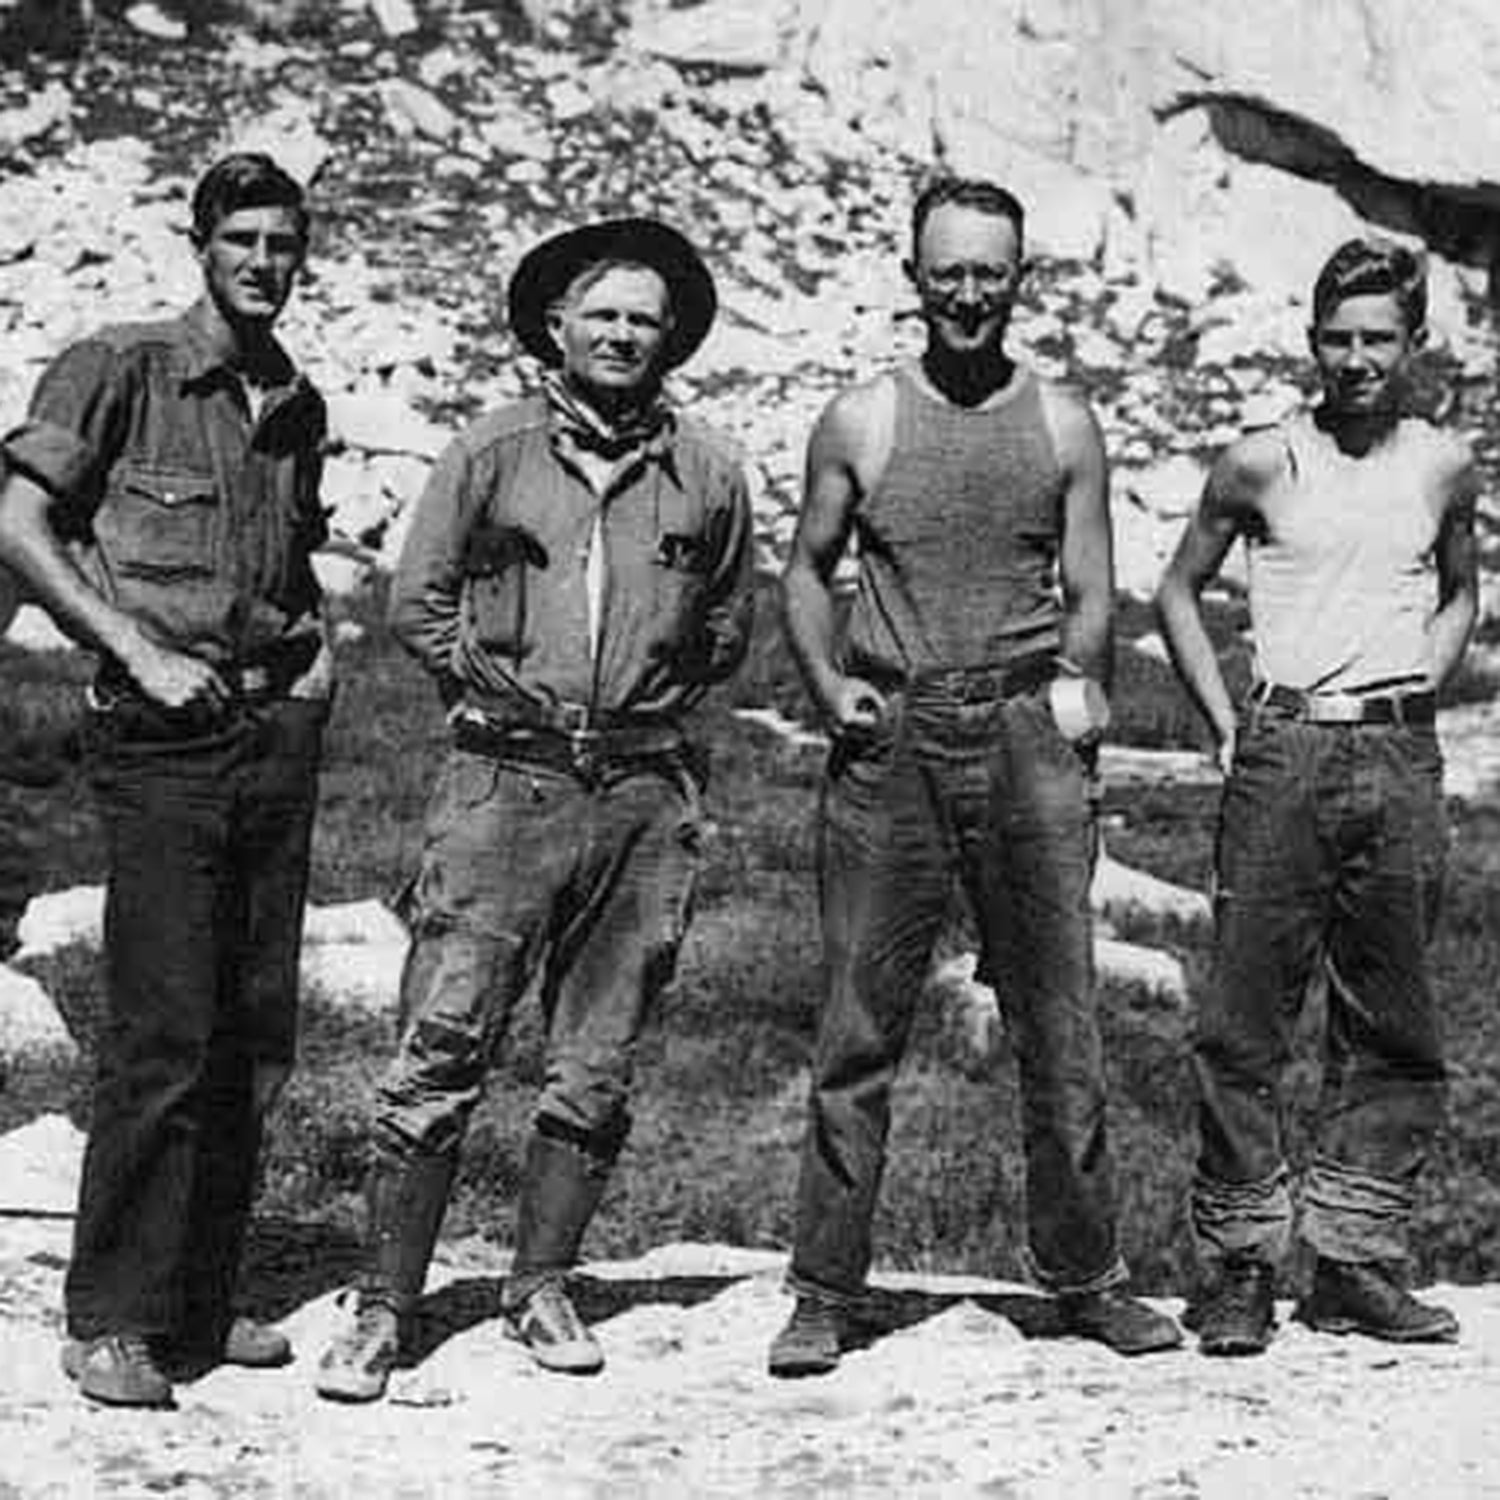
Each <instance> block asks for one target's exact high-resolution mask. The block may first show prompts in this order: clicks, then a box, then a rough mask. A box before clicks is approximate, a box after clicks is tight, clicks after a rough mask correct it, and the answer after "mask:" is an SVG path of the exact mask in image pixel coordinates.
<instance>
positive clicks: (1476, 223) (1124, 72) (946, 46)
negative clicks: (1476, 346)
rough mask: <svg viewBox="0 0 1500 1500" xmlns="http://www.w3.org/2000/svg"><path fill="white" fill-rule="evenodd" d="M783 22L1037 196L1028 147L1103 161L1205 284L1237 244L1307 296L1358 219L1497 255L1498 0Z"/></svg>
mask: <svg viewBox="0 0 1500 1500" xmlns="http://www.w3.org/2000/svg"><path fill="white" fill-rule="evenodd" d="M747 9H748V10H756V9H759V8H758V7H755V6H754V5H753V4H751V3H750V0H710V4H709V5H708V6H703V7H698V8H697V10H696V13H697V14H698V15H699V16H700V18H702V17H705V16H706V15H708V14H710V13H712V14H713V15H714V16H716V17H717V18H718V20H719V21H720V22H721V23H722V22H724V21H726V20H727V18H728V17H729V16H730V15H731V14H734V13H737V12H738V11H741V10H747ZM784 30H785V33H786V39H785V41H784V42H783V45H782V47H781V55H782V56H784V57H786V58H787V59H788V61H789V63H790V64H791V65H794V66H800V67H801V68H803V69H805V71H806V74H807V76H808V78H809V79H810V80H811V81H812V82H813V84H814V85H815V86H816V87H818V88H819V89H821V90H823V91H824V92H825V93H826V94H827V96H828V98H829V99H830V101H831V102H832V103H833V104H834V106H835V108H837V109H838V110H839V111H840V112H841V113H842V114H844V115H845V116H846V117H848V118H850V119H852V120H854V121H856V122H857V123H858V124H859V125H860V127H861V129H863V130H864V131H866V132H867V133H868V134H870V135H871V136H874V137H877V138H884V139H886V140H888V141H892V142H894V143H895V144H897V145H899V147H900V148H901V149H903V150H905V151H907V152H909V153H910V154H912V155H913V156H915V157H917V158H918V159H924V158H925V159H929V160H933V161H935V162H946V163H947V164H948V165H950V166H954V167H956V168H958V169H960V170H966V171H979V172H986V173H990V174H992V175H997V176H1012V177H1014V178H1015V180H1017V181H1018V182H1021V183H1022V184H1023V186H1025V187H1026V188H1028V189H1029V190H1030V191H1031V193H1032V195H1033V197H1034V198H1035V199H1036V201H1037V202H1038V205H1039V207H1041V206H1043V205H1044V204H1045V203H1046V202H1047V201H1048V200H1047V198H1046V196H1045V195H1039V194H1038V191H1037V188H1036V186H1035V184H1036V183H1037V182H1038V180H1039V179H1040V176H1041V174H1040V173H1039V171H1038V169H1037V168H1036V167H1035V166H1034V165H1032V164H1031V163H1032V162H1033V159H1037V158H1040V159H1041V160H1042V161H1045V162H1050V163H1052V164H1054V166H1055V167H1066V168H1068V169H1071V170H1072V171H1073V172H1076V173H1081V174H1084V175H1085V176H1086V177H1087V178H1092V179H1095V180H1096V182H1097V183H1098V184H1099V185H1100V186H1101V187H1102V188H1103V190H1104V191H1106V192H1107V193H1112V194H1114V195H1115V196H1116V198H1117V199H1118V201H1119V202H1120V203H1121V204H1123V205H1125V206H1126V207H1127V208H1128V210H1129V212H1130V213H1132V214H1133V215H1134V216H1135V217H1136V218H1137V220H1138V222H1139V225H1140V227H1141V229H1142V230H1143V231H1144V233H1145V234H1146V236H1147V239H1148V242H1149V241H1151V240H1155V241H1156V242H1157V244H1158V246H1159V247H1160V249H1159V252H1158V255H1159V258H1161V259H1162V260H1164V261H1166V262H1167V264H1166V266H1165V272H1166V274H1165V276H1164V278H1163V279H1164V280H1165V281H1166V282H1167V284H1168V286H1169V289H1171V290H1174V291H1178V292H1181V293H1185V294H1187V295H1188V296H1189V297H1190V298H1191V299H1193V300H1197V299H1198V298H1201V297H1202V296H1204V295H1206V294H1207V291H1208V288H1209V286H1210V284H1211V283H1212V282H1213V280H1214V279H1215V276H1216V275H1217V274H1218V273H1219V271H1220V269H1221V267H1222V268H1229V269H1232V270H1234V271H1235V272H1237V273H1238V275H1239V276H1240V277H1241V278H1242V279H1245V280H1249V281H1252V282H1253V283H1254V284H1258V285H1262V286H1266V287H1268V288H1272V289H1275V290H1279V291H1284V292H1286V293H1287V294H1288V295H1291V294H1297V295H1301V294H1302V293H1304V292H1305V289H1306V284H1307V281H1308V277H1309V270H1310V267H1312V266H1313V265H1314V264H1315V261H1316V259H1317V257H1318V255H1319V254H1320V253H1326V251H1327V249H1328V248H1331V242H1332V241H1333V240H1334V239H1335V238H1336V237H1337V236H1339V235H1341V234H1343V233H1345V232H1346V231H1347V230H1349V229H1351V228H1353V227H1354V226H1355V225H1356V224H1357V223H1359V222H1361V221H1363V222H1366V223H1371V224H1376V225H1381V226H1384V227H1386V228H1388V229H1391V230H1394V231H1397V232H1402V233H1407V234H1412V235H1416V236H1420V237H1421V238H1423V239H1425V240H1426V241H1427V242H1428V243H1429V244H1430V245H1431V246H1432V247H1433V248H1434V249H1436V250H1438V251H1439V252H1440V253H1442V254H1444V255H1446V256H1448V257H1449V258H1451V259H1453V260H1455V261H1457V262H1460V263H1463V264H1467V265H1471V266H1476V267H1479V268H1481V269H1482V270H1486V271H1487V270H1488V269H1489V268H1490V266H1491V265H1492V264H1494V263H1495V261H1496V259H1497V257H1500V176H1497V169H1496V166H1495V163H1496V162H1497V161H1500V114H1497V112H1496V111H1495V110H1494V109H1493V107H1492V102H1493V99H1494V97H1495V92H1496V86H1497V81H1500V10H1496V9H1495V8H1494V7H1493V6H1492V5H1491V4H1489V3H1488V0H1456V3H1454V4H1451V5H1448V6H1444V7H1439V8H1434V7H1432V6H1430V5H1428V4H1426V3H1425V0H1382V3H1381V4H1380V5H1378V6H1377V5H1370V4H1369V3H1367V0H1320V3H1319V4H1318V5H1315V6H1314V5H1308V4H1306V3H1305V0H1264V3H1262V4H1257V5H1245V4H1243V3H1242V0H1192V3H1187V0H1141V3H1139V4H1136V5H1132V6H1128V7H1127V6H1122V5H1119V4H1117V3H1115V0H946V3H945V4H944V6H943V10H942V24H941V26H936V25H934V18H933V12H932V7H931V6H930V5H927V4H923V3H921V0H801V3H800V4H798V5H797V6H796V7H795V16H794V18H793V19H791V20H790V21H788V22H786V23H785V26H784ZM1174 137H1177V138H1179V140H1178V143H1176V144H1174ZM1184 142H1185V144H1184ZM1210 148H1211V149H1210ZM1233 162H1239V163H1241V164H1242V165H1243V164H1260V165H1262V166H1263V167H1266V168H1272V169H1276V171H1275V173H1272V172H1266V171H1261V172H1256V171H1246V170H1240V169H1237V168H1234V167H1232V166H1228V165H1227V164H1229V163H1233ZM1286 176H1290V177H1292V178H1302V179H1306V180H1308V181H1309V182H1311V183H1315V184H1318V186H1317V187H1316V188H1315V189H1313V188H1305V187H1304V188H1300V189H1298V188H1290V187H1288V186H1287V185H1286V183H1285V182H1283V181H1282V180H1281V178H1283V177H1286ZM1209 200H1213V201H1212V204H1211V206H1210V211H1209V212H1207V213H1204V211H1203V210H1204V208H1205V205H1206V204H1208V203H1209ZM1072 214H1073V217H1074V219H1075V220H1076V217H1077V211H1076V209H1075V210H1073V211H1072ZM1074 240H1075V243H1077V236H1076V234H1075V236H1074ZM1148 269H1150V267H1149V266H1148Z"/></svg>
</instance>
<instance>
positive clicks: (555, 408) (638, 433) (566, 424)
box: [542, 370, 672, 461]
mask: <svg viewBox="0 0 1500 1500" xmlns="http://www.w3.org/2000/svg"><path fill="white" fill-rule="evenodd" d="M542 383H543V390H544V391H545V392H546V396H547V405H548V406H549V407H550V408H551V411H552V417H553V420H554V421H555V422H556V423H557V426H558V429H559V430H560V431H561V432H562V433H564V434H565V435H566V436H567V438H568V440H569V441H570V442H571V443H573V444H574V445H575V446H576V447H577V448H579V449H581V450H582V451H583V452H585V453H597V454H599V455H600V456H602V457H604V458H607V459H610V460H611V461H617V460H619V459H622V458H625V457H627V456H628V455H630V454H632V453H634V452H636V451H638V450H640V449H644V448H645V447H647V446H648V445H649V444H650V443H651V442H653V441H654V440H655V438H656V437H657V436H658V435H659V434H660V433H662V432H663V431H665V430H666V429H667V427H668V426H669V425H670V423H671V420H672V412H671V408H670V407H669V406H668V405H667V403H666V401H665V400H664V399H663V397H662V396H661V395H660V393H658V394H656V395H655V396H653V397H652V398H651V400H650V401H648V402H646V403H645V404H644V405H642V406H632V407H629V408H627V409H626V410H624V411H622V412H621V413H620V414H619V416H618V417H616V419H615V420H614V421H610V420H608V419H607V418H605V417H604V416H603V415H601V414H600V413H599V412H597V411H595V410H594V408H593V407H592V406H590V405H589V404H588V402H586V401H585V400H584V399H583V398H582V397H581V396H580V395H579V394H578V393H577V392H576V391H575V390H573V388H572V387H571V386H570V385H569V384H568V383H567V381H566V379H564V377H563V376H562V374H561V373H560V372H559V371H557V370H548V371H546V372H545V374H544V375H543V376H542Z"/></svg>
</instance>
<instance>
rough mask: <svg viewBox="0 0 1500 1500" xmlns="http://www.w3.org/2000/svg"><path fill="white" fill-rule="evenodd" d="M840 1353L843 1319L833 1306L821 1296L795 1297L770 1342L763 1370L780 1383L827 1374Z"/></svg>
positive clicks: (833, 1367) (834, 1366)
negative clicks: (786, 1318) (778, 1331)
mask: <svg viewBox="0 0 1500 1500" xmlns="http://www.w3.org/2000/svg"><path fill="white" fill-rule="evenodd" d="M842 1352H843V1320H842V1318H841V1317H840V1316H839V1309H838V1307H837V1305H836V1304H834V1303H832V1302H830V1301H828V1300H827V1299H826V1298H823V1297H814V1296H809V1295H808V1294H807V1293H806V1292H800V1293H798V1295H797V1303H796V1306H795V1307H793V1308H792V1315H791V1317H790V1318H789V1319H788V1320H787V1324H786V1327H785V1328H783V1329H782V1330H781V1332H780V1333H778V1334H777V1335H776V1337H775V1338H774V1339H772V1341H771V1354H770V1358H769V1360H768V1361H767V1368H768V1369H769V1370H770V1372H771V1374H772V1375H774V1376H776V1377H777V1378H778V1379H780V1380H796V1379H800V1378H801V1377H803V1376H805V1375H827V1374H828V1373H829V1372H830V1371H832V1370H835V1369H837V1368H838V1362H839V1356H840V1354H841V1353H842Z"/></svg>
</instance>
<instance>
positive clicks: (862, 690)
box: [828, 677, 887, 739]
mask: <svg viewBox="0 0 1500 1500" xmlns="http://www.w3.org/2000/svg"><path fill="white" fill-rule="evenodd" d="M886 711H887V704H886V701H885V698H884V696H883V695H882V694H880V693H879V692H877V691H876V690H875V689H874V688H873V687H871V686H870V684H869V683H868V682H866V681H865V680H864V679H863V678H862V677H840V678H839V679H838V680H837V682H836V683H835V685H834V687H833V690H832V691H831V692H830V693H829V696H828V718H829V722H830V724H831V726H832V729H833V732H834V734H835V735H836V736H838V738H840V739H846V738H854V739H858V738H861V737H863V738H868V737H869V736H870V735H873V734H875V733H877V732H878V731H879V729H880V727H881V725H882V724H883V723H884V722H885V716H886Z"/></svg>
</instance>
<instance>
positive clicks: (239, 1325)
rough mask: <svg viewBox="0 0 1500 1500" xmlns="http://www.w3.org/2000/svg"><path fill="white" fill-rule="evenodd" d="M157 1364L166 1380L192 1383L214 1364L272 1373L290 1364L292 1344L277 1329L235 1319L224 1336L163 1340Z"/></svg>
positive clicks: (208, 1333)
mask: <svg viewBox="0 0 1500 1500" xmlns="http://www.w3.org/2000/svg"><path fill="white" fill-rule="evenodd" d="M158 1353H159V1357H160V1363H161V1365H162V1368H163V1370H164V1371H165V1372H166V1374H167V1377H168V1378H169V1379H174V1380H194V1379H196V1378H197V1377H198V1376H200V1375H204V1374H207V1372H208V1371H209V1370H212V1369H213V1368H215V1366H217V1365H240V1366H242V1367H244V1368H245V1369H249V1370H274V1369H277V1368H279V1367H280V1366H282V1365H289V1364H291V1362H292V1341H291V1340H290V1339H289V1338H288V1337H287V1336H286V1335H285V1334H284V1333H283V1332H282V1331H281V1330H280V1329H279V1328H273V1327H272V1326H271V1325H270V1324H269V1323H261V1322H259V1321H257V1320H256V1319H255V1318H247V1317H238V1318H234V1319H232V1320H231V1321H230V1323H229V1325H228V1327H227V1328H225V1329H224V1331H223V1333H222V1334H220V1335H218V1336H215V1334H214V1333H213V1332H212V1331H211V1330H205V1331H200V1332H199V1333H197V1334H187V1335H184V1336H180V1337H177V1338H173V1339H171V1340H166V1341H163V1342H162V1344H161V1345H160V1347H159V1350H158Z"/></svg>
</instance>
